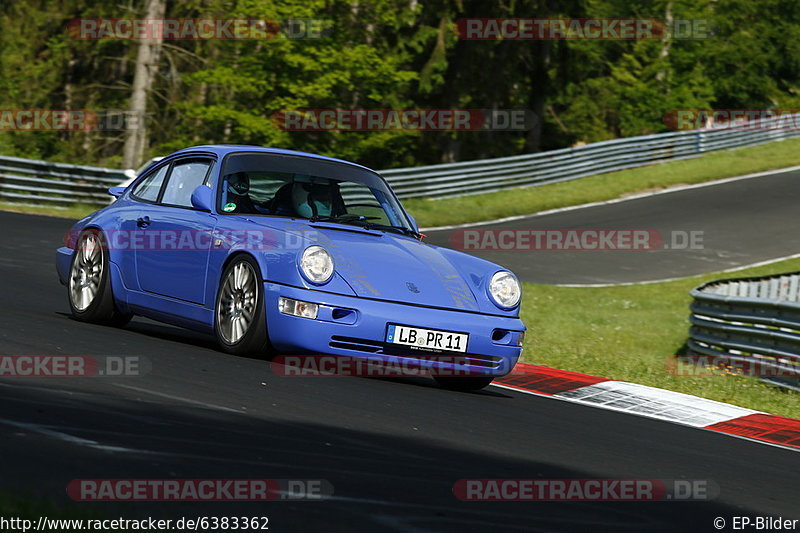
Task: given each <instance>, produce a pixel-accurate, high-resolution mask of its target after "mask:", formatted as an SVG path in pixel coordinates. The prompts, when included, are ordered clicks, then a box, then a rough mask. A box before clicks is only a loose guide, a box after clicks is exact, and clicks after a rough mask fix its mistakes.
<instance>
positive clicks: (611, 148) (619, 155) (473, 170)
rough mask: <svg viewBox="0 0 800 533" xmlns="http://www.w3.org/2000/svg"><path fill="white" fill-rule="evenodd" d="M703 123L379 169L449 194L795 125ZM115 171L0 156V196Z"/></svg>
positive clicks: (757, 138) (535, 180)
mask: <svg viewBox="0 0 800 533" xmlns="http://www.w3.org/2000/svg"><path fill="white" fill-rule="evenodd" d="M761 125H762V128H761V129H757V130H756V129H716V130H715V129H705V130H692V131H680V132H669V133H658V134H654V135H644V136H639V137H628V138H624V139H614V140H611V141H602V142H597V143H592V144H587V145H583V146H576V147H572V148H564V149H561V150H552V151H548V152H539V153H535V154H526V155H519V156H513V157H500V158H495V159H480V160H476V161H465V162H460V163H450V164H442V165H429V166H423V167H414V168H397V169H389V170H384V171H381V174H383V176H385V177H386V179H387V180H388V181H389V183H390V184H391V185H392V188H393V189H394V190H395V192H396V193H397V195H398V196H399V197H400V198H419V197H431V198H450V197H454V196H465V195H471V194H480V193H486V192H494V191H499V190H504V189H512V188H516V187H526V186H534V185H541V184H545V183H555V182H559V181H567V180H573V179H577V178H582V177H585V176H591V175H595V174H601V173H604V172H612V171H615V170H623V169H627V168H633V167H640V166H644V165H649V164H652V163H657V162H662V161H674V160H678V159H686V158H691V157H697V156H699V155H701V154H703V153H705V152H710V151H714V150H722V149H726V148H738V147H742V146H753V145H757V144H763V143H767V142H772V141H779V140H783V139H786V138H789V137H796V136H800V129H794V128H792V129H778V128H776V129H768V128H769V127H770V125H771V123H770V122H769V121H765V122H763V123H762V124H761ZM124 179H125V176H124V174H123V171H121V170H111V169H106V168H98V167H86V166H76V165H66V164H61V163H48V162H46V161H33V160H27V159H19V158H14V157H0V200H4V201H17V202H28V203H39V204H45V205H64V204H70V203H75V202H82V203H87V204H91V205H102V204H104V203H105V202H106V200H107V197H106V195H105V189H106V188H107V187H109V186H112V185H116V184H118V183H120V182H122V181H124Z"/></svg>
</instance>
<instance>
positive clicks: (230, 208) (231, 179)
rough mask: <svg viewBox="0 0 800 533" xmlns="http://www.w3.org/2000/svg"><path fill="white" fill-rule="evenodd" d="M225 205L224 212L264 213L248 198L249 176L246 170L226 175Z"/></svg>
mask: <svg viewBox="0 0 800 533" xmlns="http://www.w3.org/2000/svg"><path fill="white" fill-rule="evenodd" d="M226 182H227V187H226V189H225V205H224V206H223V208H222V210H223V211H225V212H226V213H242V214H257V213H266V211H265V210H264V209H262V208H260V207H259V206H258V205H257V204H256V203H255V202H254V201H253V200H252V198H250V194H249V192H250V177H249V176H248V175H247V173H246V172H236V173H234V174H230V175H228V176H227V177H226Z"/></svg>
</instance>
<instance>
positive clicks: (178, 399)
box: [114, 383, 247, 414]
mask: <svg viewBox="0 0 800 533" xmlns="http://www.w3.org/2000/svg"><path fill="white" fill-rule="evenodd" d="M114 386H115V387H120V388H123V389H128V390H133V391H137V392H143V393H145V394H152V395H153V396H159V397H161V398H168V399H170V400H177V401H179V402H186V403H190V404H193V405H198V406H200V407H206V408H208V409H216V410H219V411H227V412H229V413H239V414H247V411H243V410H240V409H232V408H230V407H224V406H222V405H216V404H213V403H206V402H200V401H197V400H192V399H190V398H183V397H182V396H174V395H172V394H166V393H163V392H157V391H152V390H149V389H142V388H140V387H134V386H132V385H123V384H121V383H114Z"/></svg>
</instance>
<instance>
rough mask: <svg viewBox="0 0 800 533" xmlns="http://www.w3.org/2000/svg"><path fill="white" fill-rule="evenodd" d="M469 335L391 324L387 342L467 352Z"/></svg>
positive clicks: (387, 333) (428, 348) (427, 348)
mask: <svg viewBox="0 0 800 533" xmlns="http://www.w3.org/2000/svg"><path fill="white" fill-rule="evenodd" d="M468 340H469V335H468V334H466V333H453V332H451V331H439V330H435V329H425V328H412V327H410V326H398V325H395V324H390V325H389V330H388V331H387V332H386V342H389V343H392V344H402V345H405V346H415V347H417V348H422V349H425V350H437V351H439V350H444V351H448V352H466V351H467V341H468Z"/></svg>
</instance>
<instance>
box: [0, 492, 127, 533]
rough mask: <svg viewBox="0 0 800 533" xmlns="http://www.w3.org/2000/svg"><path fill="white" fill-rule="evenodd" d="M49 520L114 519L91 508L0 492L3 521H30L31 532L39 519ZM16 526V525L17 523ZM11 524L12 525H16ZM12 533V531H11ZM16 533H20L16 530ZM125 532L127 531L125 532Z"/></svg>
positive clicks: (0, 511) (68, 529)
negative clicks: (17, 519) (13, 519)
mask: <svg viewBox="0 0 800 533" xmlns="http://www.w3.org/2000/svg"><path fill="white" fill-rule="evenodd" d="M40 516H41V517H45V518H50V519H52V520H84V521H86V520H104V519H112V518H115V517H113V516H106V515H105V514H101V513H99V512H97V511H95V510H94V509H92V508H87V507H86V506H85V505H83V506H82V505H80V504H78V503H73V502H68V503H64V504H61V503H56V502H54V501H52V500H49V499H45V498H42V497H41V496H34V495H31V494H26V495H22V494H9V493H7V492H0V517H2V518H5V519H7V520H8V519H11V518H19V519H21V520H30V521H31V522H32V525H31V526H30V527H31V528H32V529H29V531H33V530H34V528H35V527H36V525H37V522H38V520H39V517H40ZM17 524H18V523H17ZM17 524H13V525H17ZM12 531H13V530H12ZM17 531H22V530H21V529H17ZM58 531H65V532H66V531H76V530H75V529H74V528H69V527H67V528H62V529H59V530H58ZM106 531H122V530H120V529H112V530H106ZM126 531H127V530H126Z"/></svg>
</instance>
